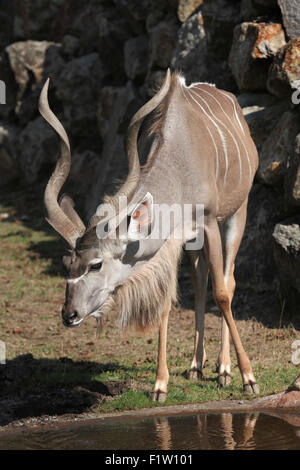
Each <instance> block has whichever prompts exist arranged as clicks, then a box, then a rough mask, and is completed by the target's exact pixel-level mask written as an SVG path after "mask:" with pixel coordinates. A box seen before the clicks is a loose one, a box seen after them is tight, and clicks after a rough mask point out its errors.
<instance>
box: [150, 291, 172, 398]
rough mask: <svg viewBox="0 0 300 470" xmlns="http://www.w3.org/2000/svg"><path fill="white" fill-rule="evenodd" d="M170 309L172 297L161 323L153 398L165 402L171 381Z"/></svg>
mask: <svg viewBox="0 0 300 470" xmlns="http://www.w3.org/2000/svg"><path fill="white" fill-rule="evenodd" d="M170 309H171V299H170V300H169V302H168V306H167V308H166V310H165V311H164V313H163V314H162V318H161V324H160V327H159V336H158V356H157V370H156V380H155V385H154V390H153V392H152V400H153V401H159V402H164V401H165V400H166V398H167V388H168V382H169V371H168V365H167V330H168V318H169V312H170Z"/></svg>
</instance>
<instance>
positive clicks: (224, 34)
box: [201, 0, 240, 60]
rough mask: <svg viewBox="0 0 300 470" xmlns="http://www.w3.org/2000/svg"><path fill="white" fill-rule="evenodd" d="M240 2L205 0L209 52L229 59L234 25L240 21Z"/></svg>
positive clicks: (204, 13) (203, 10) (220, 57)
mask: <svg viewBox="0 0 300 470" xmlns="http://www.w3.org/2000/svg"><path fill="white" fill-rule="evenodd" d="M239 3H240V2H232V1H231V0H218V1H217V2H216V1H215V0H204V1H203V5H202V9H201V11H202V15H203V21H204V28H205V33H206V39H207V45H208V51H209V53H210V54H211V55H212V56H213V57H214V58H217V59H225V60H227V58H228V54H229V51H230V46H231V44H232V38H233V29H234V26H235V25H237V24H238V23H240V4H239Z"/></svg>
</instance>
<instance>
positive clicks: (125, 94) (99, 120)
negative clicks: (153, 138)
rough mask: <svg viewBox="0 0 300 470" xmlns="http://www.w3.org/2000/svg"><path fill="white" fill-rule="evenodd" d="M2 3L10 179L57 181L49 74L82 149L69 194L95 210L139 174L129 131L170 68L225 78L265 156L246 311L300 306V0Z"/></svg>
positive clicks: (0, 169)
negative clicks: (43, 110)
mask: <svg viewBox="0 0 300 470" xmlns="http://www.w3.org/2000/svg"><path fill="white" fill-rule="evenodd" d="M0 7H1V8H0V12H1V13H0V16H1V20H2V22H1V23H2V25H3V27H2V28H1V33H0V80H2V81H3V82H4V83H5V85H6V104H0V185H2V186H3V185H4V184H7V183H9V182H11V181H12V180H15V179H16V178H19V184H23V185H24V184H25V186H31V185H34V184H36V182H37V181H39V180H41V178H43V179H45V182H46V178H47V176H48V175H49V171H50V168H51V166H52V165H53V163H54V161H55V159H56V155H57V152H58V143H57V138H56V136H55V135H54V133H53V132H52V130H51V129H49V126H47V125H46V124H45V122H44V121H43V120H42V118H41V117H40V116H39V113H38V107H37V103H38V97H39V93H40V90H41V87H42V84H43V82H44V80H45V78H46V77H50V78H51V86H50V102H51V106H52V108H53V109H54V111H55V112H56V113H57V114H58V116H59V118H60V119H61V120H62V122H63V123H64V125H65V127H66V130H67V132H68V134H69V136H70V140H71V145H72V158H73V165H72V171H71V174H70V178H69V182H68V185H67V186H68V188H67V189H68V190H69V191H70V192H71V194H72V195H73V196H74V197H75V200H77V201H80V203H81V207H82V211H83V215H84V216H86V217H88V216H89V215H91V212H92V211H93V210H94V209H95V208H96V207H97V205H98V204H99V202H100V201H101V199H102V197H103V195H104V193H107V192H111V191H113V187H114V185H113V182H114V181H118V180H119V179H120V178H123V177H124V175H125V174H126V171H127V163H126V158H125V154H124V146H123V137H124V133H125V131H126V127H127V125H128V122H129V120H130V117H131V116H132V115H133V113H134V112H135V111H136V110H137V109H138V108H139V107H140V106H141V105H142V104H143V103H144V102H145V101H146V100H147V99H149V97H150V96H151V95H152V94H153V89H154V88H155V86H157V85H158V84H159V83H160V80H161V78H162V77H163V76H164V73H165V70H166V68H167V67H169V66H171V68H172V69H180V70H182V71H183V73H184V74H185V76H186V80H187V82H188V83H191V82H193V81H209V82H214V83H216V85H217V86H218V87H220V88H223V89H226V90H230V91H231V92H233V93H235V94H236V95H237V96H238V100H239V103H240V105H241V107H242V108H243V111H244V115H245V117H246V120H247V122H248V124H249V127H250V130H251V133H252V136H253V138H254V140H255V142H256V145H257V148H258V151H259V156H260V166H259V170H258V172H257V175H256V179H255V183H254V186H253V190H252V192H251V195H250V200H249V210H248V214H249V215H248V222H247V227H246V232H245V237H244V240H243V243H242V246H241V248H240V252H239V255H238V259H237V265H236V272H237V279H238V285H239V289H238V291H237V294H238V295H237V299H238V302H239V305H240V306H241V307H240V309H242V308H243V309H247V307H248V308H249V314H251V312H253V309H254V310H255V309H256V310H257V309H262V310H263V311H264V312H266V314H267V312H268V311H271V312H272V314H273V315H277V313H276V312H278V311H281V310H282V308H283V307H284V309H285V310H286V311H287V312H294V313H296V314H297V313H299V308H298V305H299V300H300V287H299V280H298V278H299V273H297V275H295V276H293V275H292V272H293V269H295V270H297V269H298V266H299V255H298V251H297V250H298V244H299V230H298V229H299V220H298V214H299V205H300V170H299V160H300V154H299V142H300V119H299V106H298V103H299V101H300V54H299V51H300V27H299V17H300V5H299V2H296V1H295V0H285V1H282V0H278V1H277V0H241V1H237V0H89V1H85V2H82V1H79V0H72V1H71V0H34V1H26V0H15V1H9V2H8V1H6V0H0ZM0 83H1V82H0ZM295 227H296V228H295ZM297 227H298V228H297ZM294 238H295V239H297V241H295V242H294V241H293V240H294ZM291 240H292V241H291ZM291 266H293V268H291ZM287 273H288V274H287ZM244 298H245V299H246V298H247V301H245V302H243V299H244Z"/></svg>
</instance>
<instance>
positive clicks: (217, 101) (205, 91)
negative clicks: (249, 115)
mask: <svg viewBox="0 0 300 470" xmlns="http://www.w3.org/2000/svg"><path fill="white" fill-rule="evenodd" d="M201 91H203V92H204V93H207V94H208V95H210V96H211V97H212V98H213V99H214V100H215V101H216V103H218V105H219V106H220V108H221V109H222V112H223V113H224V114H225V116H226V117H227V119H228V121H229V122H230V124H232V121H231V119H230V116H228V114H227V113H226V111H225V110H224V108H223V106H222V105H221V103H220V102H219V100H217V98H216V97H215V96H213V95H212V94H211V93H209V91H207V90H203V89H202V90H201ZM218 91H220V92H221V90H218ZM222 94H223V96H226V95H225V94H224V93H222ZM228 98H229V97H228ZM232 102H233V104H234V111H235V115H236V117H237V119H238V115H237V112H236V107H235V103H234V101H233V100H232ZM238 122H239V124H240V127H241V129H242V131H243V134H244V135H245V131H244V129H243V128H242V126H241V122H240V120H239V119H238ZM237 134H238V136H239V138H240V142H241V143H242V145H243V147H244V150H245V152H246V156H247V160H248V166H249V172H250V180H251V181H252V168H251V164H250V159H249V154H248V150H247V147H246V145H245V143H244V141H243V139H242V137H241V136H240V135H239V133H238V132H237Z"/></svg>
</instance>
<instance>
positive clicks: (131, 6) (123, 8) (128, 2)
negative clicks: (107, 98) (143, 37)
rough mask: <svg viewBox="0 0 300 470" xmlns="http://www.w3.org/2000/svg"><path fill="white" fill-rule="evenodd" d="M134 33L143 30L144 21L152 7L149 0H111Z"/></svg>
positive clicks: (140, 32)
mask: <svg viewBox="0 0 300 470" xmlns="http://www.w3.org/2000/svg"><path fill="white" fill-rule="evenodd" d="M113 1H114V4H115V5H116V6H117V8H118V10H119V11H120V13H121V14H122V15H123V16H124V17H125V18H126V20H127V22H128V23H129V24H130V27H131V28H132V30H133V32H134V33H135V34H142V33H143V32H144V31H145V22H146V18H147V16H148V14H149V13H150V12H151V9H152V2H151V0H113Z"/></svg>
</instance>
